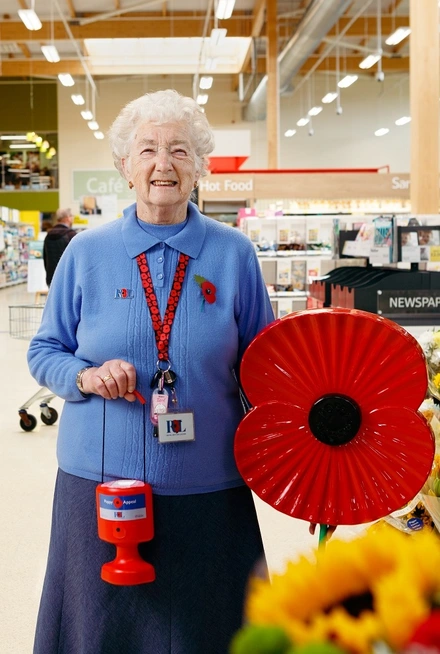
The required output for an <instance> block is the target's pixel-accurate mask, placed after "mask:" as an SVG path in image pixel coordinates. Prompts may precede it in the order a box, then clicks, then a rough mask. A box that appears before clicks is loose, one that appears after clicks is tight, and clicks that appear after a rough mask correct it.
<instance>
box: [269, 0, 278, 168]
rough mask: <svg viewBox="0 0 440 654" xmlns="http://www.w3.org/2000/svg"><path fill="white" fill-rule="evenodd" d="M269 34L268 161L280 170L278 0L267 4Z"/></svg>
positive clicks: (270, 0) (270, 165) (271, 165)
mask: <svg viewBox="0 0 440 654" xmlns="http://www.w3.org/2000/svg"><path fill="white" fill-rule="evenodd" d="M266 34H267V55H266V71H267V123H266V128H267V148H268V150H267V155H268V156H267V159H268V165H269V168H271V169H277V168H279V154H278V150H279V132H280V93H279V74H278V61H277V57H278V39H277V0H269V2H268V3H267V4H266Z"/></svg>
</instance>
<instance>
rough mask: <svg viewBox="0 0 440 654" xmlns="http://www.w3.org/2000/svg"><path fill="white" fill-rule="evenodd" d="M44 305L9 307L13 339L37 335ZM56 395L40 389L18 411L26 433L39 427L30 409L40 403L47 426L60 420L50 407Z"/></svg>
mask: <svg viewBox="0 0 440 654" xmlns="http://www.w3.org/2000/svg"><path fill="white" fill-rule="evenodd" d="M43 308H44V304H17V305H14V306H10V307H9V335H10V336H11V337H12V338H18V339H22V340H28V341H30V340H31V338H32V337H33V336H34V335H35V334H36V332H37V330H38V327H39V326H40V323H41V316H42V314H43ZM54 397H55V395H54V394H53V393H50V391H49V389H47V388H44V387H42V388H40V390H39V391H37V392H36V393H35V395H32V397H31V398H29V400H27V402H25V403H24V404H22V405H21V407H20V408H19V409H18V415H19V416H20V427H21V428H22V429H23V430H24V431H32V430H33V429H35V427H36V425H37V419H36V417H35V416H33V415H32V414H31V413H28V409H29V408H30V407H31V406H32V405H33V404H35V402H39V403H40V412H41V414H40V417H41V420H42V422H44V424H45V425H53V424H54V423H55V422H56V421H57V420H58V412H57V411H56V410H55V409H54V408H53V407H50V406H49V402H50V401H51V400H53V398H54Z"/></svg>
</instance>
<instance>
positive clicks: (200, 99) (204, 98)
mask: <svg viewBox="0 0 440 654" xmlns="http://www.w3.org/2000/svg"><path fill="white" fill-rule="evenodd" d="M208 97H209V96H208V94H207V93H199V95H198V96H197V100H196V102H197V104H206V103H207V102H208Z"/></svg>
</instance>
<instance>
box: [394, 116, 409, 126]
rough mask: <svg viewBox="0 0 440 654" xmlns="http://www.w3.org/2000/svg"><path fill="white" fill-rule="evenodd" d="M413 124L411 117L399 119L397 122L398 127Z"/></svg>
mask: <svg viewBox="0 0 440 654" xmlns="http://www.w3.org/2000/svg"><path fill="white" fill-rule="evenodd" d="M410 122H411V116H402V118H398V119H397V120H396V125H399V126H400V125H406V123H410Z"/></svg>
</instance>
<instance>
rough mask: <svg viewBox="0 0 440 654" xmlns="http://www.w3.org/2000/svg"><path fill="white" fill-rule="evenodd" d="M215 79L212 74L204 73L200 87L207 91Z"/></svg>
mask: <svg viewBox="0 0 440 654" xmlns="http://www.w3.org/2000/svg"><path fill="white" fill-rule="evenodd" d="M213 81H214V78H213V77H211V76H210V75H203V77H201V78H200V82H199V87H200V88H201V89H204V90H205V91H207V90H208V89H210V88H211V86H212V83H213Z"/></svg>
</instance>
